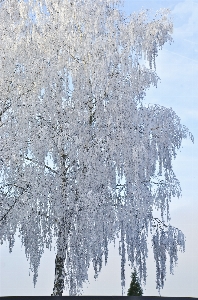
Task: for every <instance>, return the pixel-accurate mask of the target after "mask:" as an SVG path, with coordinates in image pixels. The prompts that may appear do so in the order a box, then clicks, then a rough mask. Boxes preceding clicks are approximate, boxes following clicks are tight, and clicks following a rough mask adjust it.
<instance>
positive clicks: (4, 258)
mask: <svg viewBox="0 0 198 300" xmlns="http://www.w3.org/2000/svg"><path fill="white" fill-rule="evenodd" d="M162 7H169V8H170V9H171V11H172V13H171V15H172V19H173V23H174V33H173V38H174V43H173V44H172V45H169V44H167V45H165V46H164V48H163V50H162V51H160V52H159V56H158V58H157V59H156V65H157V73H158V75H159V77H160V78H161V82H160V83H159V84H158V88H157V89H156V88H150V90H149V91H148V92H147V97H146V99H145V102H146V103H156V104H160V105H163V106H166V107H172V108H173V109H174V110H175V112H176V113H177V114H178V115H179V116H180V117H181V120H182V123H183V124H185V125H186V126H187V127H188V128H189V129H190V131H191V132H192V133H193V135H194V138H195V143H194V144H192V142H191V141H190V140H185V141H184V143H183V148H182V149H181V152H179V153H178V157H177V158H176V160H175V163H174V166H175V172H176V175H177V177H178V179H179V180H180V183H181V187H182V198H180V199H173V200H172V203H171V206H170V213H171V224H172V225H173V226H175V227H178V228H180V229H181V230H182V231H183V232H184V234H185V236H186V252H185V253H181V254H179V260H178V266H177V267H176V268H175V272H174V275H170V274H169V268H168V266H167V280H166V282H165V287H164V289H163V290H162V292H161V295H162V296H190V297H198V284H197V283H198V272H197V270H198V237H197V230H198V202H197V195H198V175H197V170H198V0H195V1H192V0H185V1H178V0H173V1H171V0H138V1H134V0H125V7H124V9H125V11H126V12H127V13H132V12H133V11H138V10H140V9H141V8H145V9H146V8H149V9H152V10H154V11H155V10H158V9H159V8H162ZM110 249H111V250H110V252H109V261H108V264H107V266H106V267H104V266H103V268H102V271H101V273H100V275H99V278H98V279H97V280H96V281H95V280H94V279H93V274H94V273H93V270H90V272H89V279H90V284H86V285H85V288H84V293H83V294H84V295H121V292H122V291H121V285H120V257H119V255H118V244H117V245H116V248H115V249H114V248H113V245H112V246H110ZM149 249H151V250H150V251H149V258H148V278H147V284H146V286H145V287H144V295H145V296H146V295H153V296H154V295H158V292H157V290H156V288H155V263H154V258H153V253H152V248H149ZM0 251H1V252H0V254H1V256H0V257H1V259H0V296H6V295H32V296H33V295H50V294H51V292H52V289H53V281H54V260H55V252H53V251H51V252H50V251H49V250H46V251H45V253H44V255H43V257H42V259H41V266H40V270H39V276H38V282H37V285H36V288H34V287H33V283H32V274H30V276H28V273H29V270H28V269H29V262H27V260H26V257H25V253H24V248H21V243H20V240H19V239H17V238H16V244H15V246H14V249H13V253H12V254H9V253H8V244H7V245H6V244H5V245H2V246H1V247H0ZM130 274H131V270H130V267H129V266H127V267H126V290H125V291H127V289H128V287H129V284H130ZM87 286H88V288H87ZM67 294H68V293H67V292H65V295H67Z"/></svg>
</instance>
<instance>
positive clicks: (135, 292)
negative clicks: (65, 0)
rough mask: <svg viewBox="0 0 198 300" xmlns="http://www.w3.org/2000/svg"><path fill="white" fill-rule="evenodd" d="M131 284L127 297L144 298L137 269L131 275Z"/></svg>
mask: <svg viewBox="0 0 198 300" xmlns="http://www.w3.org/2000/svg"><path fill="white" fill-rule="evenodd" d="M131 279H132V280H131V284H130V288H129V289H128V292H127V296H142V294H143V290H142V288H141V285H140V283H139V280H138V277H137V272H136V269H135V270H134V272H133V273H132V275H131Z"/></svg>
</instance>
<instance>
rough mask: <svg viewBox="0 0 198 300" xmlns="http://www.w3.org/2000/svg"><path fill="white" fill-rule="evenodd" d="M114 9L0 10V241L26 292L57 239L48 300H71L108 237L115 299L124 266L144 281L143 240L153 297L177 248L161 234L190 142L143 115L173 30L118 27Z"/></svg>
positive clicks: (82, 4)
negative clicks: (20, 268)
mask: <svg viewBox="0 0 198 300" xmlns="http://www.w3.org/2000/svg"><path fill="white" fill-rule="evenodd" d="M119 2H120V1H117V0H26V1H24V0H18V1H16V0H9V1H8V0H4V1H2V2H1V5H0V24H1V25H0V35H1V47H0V70H1V77H0V91H1V101H0V122H1V123H0V173H1V176H0V190H1V194H0V204H1V206H0V209H1V210H0V239H1V243H3V241H5V240H9V243H10V251H11V250H12V247H13V245H14V240H15V239H14V236H15V233H16V229H17V228H18V229H19V231H20V236H21V240H22V243H23V245H24V246H25V252H26V255H27V257H28V258H29V260H30V265H31V269H32V271H33V273H34V284H35V283H36V280H37V275H38V267H39V263H40V258H41V256H42V254H43V252H44V247H48V248H50V247H51V245H52V238H53V236H54V237H56V239H57V255H56V261H55V282H54V289H53V295H62V292H63V289H64V288H65V286H68V287H69V292H70V295H76V294H79V293H80V290H81V289H82V286H83V283H84V281H85V280H87V271H88V268H89V266H90V264H93V267H94V270H95V276H97V275H98V273H99V271H100V270H101V268H102V263H103V260H104V261H105V263H106V262H107V259H108V245H109V243H110V242H111V241H113V240H115V239H116V238H117V237H120V248H119V253H120V255H121V285H122V287H123V286H124V285H125V272H124V270H125V261H126V256H127V257H128V259H129V261H130V263H131V265H132V266H136V267H137V270H138V274H139V277H140V280H142V281H143V282H145V280H146V257H147V252H148V250H147V238H148V231H149V230H150V231H151V233H152V236H153V238H152V241H153V250H154V258H155V261H156V278H157V281H156V283H157V288H158V289H160V288H162V287H163V285H164V279H165V275H166V258H167V255H169V256H170V270H171V272H172V271H173V266H174V264H175V263H176V261H177V251H178V249H179V248H180V249H181V250H184V246H185V242H184V235H183V233H182V232H181V231H180V230H179V229H177V228H174V227H173V226H171V225H170V224H169V223H168V224H167V225H166V224H165V222H169V220H170V217H169V202H170V200H171V197H172V196H179V195H180V185H179V182H178V180H177V178H176V177H175V174H174V171H173V169H172V160H173V159H174V158H175V157H176V152H177V150H178V149H179V148H180V146H181V142H182V139H183V138H186V137H187V136H188V135H189V132H188V130H187V128H186V127H184V126H183V125H181V123H180V119H179V117H178V116H177V115H176V114H175V112H174V111H173V110H172V109H169V108H165V107H162V106H159V105H153V106H146V105H144V103H143V98H144V96H145V95H146V93H145V92H146V90H147V89H148V88H149V87H150V86H151V85H154V86H157V81H158V76H157V74H156V72H155V57H156V55H157V53H158V50H159V49H160V48H161V47H162V46H163V44H164V43H165V42H167V41H169V42H171V36H170V34H171V32H172V24H171V22H170V21H169V18H168V11H167V10H165V9H164V10H160V11H159V12H157V13H156V16H155V17H154V18H153V19H152V20H150V19H149V17H148V15H147V12H145V11H141V12H140V13H136V14H135V13H134V14H132V15H131V16H129V17H126V16H125V15H124V13H122V12H121V11H120V10H119V9H118V5H119ZM190 136H191V135H190ZM154 208H157V209H160V210H161V219H158V218H155V216H154V214H153V211H154Z"/></svg>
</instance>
